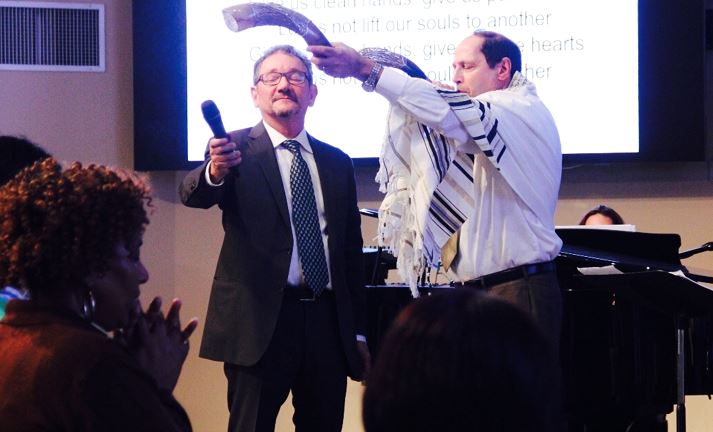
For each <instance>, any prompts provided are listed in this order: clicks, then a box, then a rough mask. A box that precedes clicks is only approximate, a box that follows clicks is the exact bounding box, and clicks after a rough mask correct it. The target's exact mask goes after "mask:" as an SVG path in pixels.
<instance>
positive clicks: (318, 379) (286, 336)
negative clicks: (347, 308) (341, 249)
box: [224, 292, 347, 432]
mask: <svg viewBox="0 0 713 432" xmlns="http://www.w3.org/2000/svg"><path fill="white" fill-rule="evenodd" d="M338 328H339V327H338V322H337V314H336V306H335V302H334V295H333V293H331V292H325V293H324V294H323V295H322V296H321V297H320V298H319V299H317V300H316V301H300V300H298V299H296V298H293V297H292V296H286V297H285V299H284V300H283V304H282V309H281V310H280V315H279V318H278V321H277V327H276V329H275V333H274V335H273V337H272V340H271V341H270V345H269V346H268V348H267V351H266V352H265V354H264V355H263V357H262V358H261V359H260V361H259V362H258V363H257V364H255V365H254V366H238V365H234V364H229V363H225V364H224V370H225V376H226V378H227V379H228V408H229V409H230V419H229V424H228V432H273V431H274V430H275V420H276V418H277V414H278V413H279V411H280V407H281V406H282V404H283V403H284V402H285V400H287V396H288V394H289V392H290V391H292V404H293V406H294V409H295V414H294V417H293V419H292V420H293V422H294V424H295V431H296V432H339V431H341V429H342V421H343V418H344V397H345V395H346V385H347V364H346V358H345V356H344V350H343V348H342V344H341V341H340V338H339V330H338Z"/></svg>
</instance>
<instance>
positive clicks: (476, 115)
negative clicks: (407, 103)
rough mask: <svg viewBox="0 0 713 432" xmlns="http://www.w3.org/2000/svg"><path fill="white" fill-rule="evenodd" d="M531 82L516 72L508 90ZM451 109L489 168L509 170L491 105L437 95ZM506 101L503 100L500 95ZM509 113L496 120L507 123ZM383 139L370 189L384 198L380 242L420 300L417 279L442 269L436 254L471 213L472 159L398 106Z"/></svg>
mask: <svg viewBox="0 0 713 432" xmlns="http://www.w3.org/2000/svg"><path fill="white" fill-rule="evenodd" d="M527 85H530V84H529V82H528V81H527V80H526V79H525V78H524V77H523V76H522V75H521V74H520V73H519V72H516V73H515V75H514V76H513V79H512V80H511V83H510V86H509V87H508V88H507V89H504V90H501V91H498V92H492V93H493V94H495V93H509V92H517V91H520V90H522V87H523V86H527ZM436 91H438V93H439V94H440V95H441V97H443V99H444V100H445V101H446V102H447V103H448V104H449V105H450V107H451V110H453V112H454V113H455V115H456V116H457V117H458V119H459V120H460V122H461V123H462V124H463V126H464V127H465V129H466V130H467V131H468V134H469V135H470V137H471V138H472V140H473V141H474V143H475V144H476V145H477V147H475V146H474V147H473V149H474V151H478V150H477V149H479V150H480V151H482V152H483V154H484V155H485V156H486V157H487V158H488V159H489V161H490V162H491V163H492V164H493V166H494V167H495V168H496V169H497V170H500V165H501V164H503V163H505V164H507V160H508V158H507V157H506V154H507V144H508V143H506V142H504V141H503V139H502V138H501V136H500V135H499V134H498V124H499V119H498V118H495V117H494V116H492V115H491V113H490V108H491V107H490V103H489V102H482V101H480V100H478V99H473V98H471V97H470V96H468V95H467V94H464V93H460V92H456V91H450V90H442V89H436ZM504 96H505V99H507V96H508V95H504ZM508 114H509V113H508V112H507V111H505V112H502V113H499V116H500V117H501V120H504V121H505V122H506V123H507V118H502V116H507V115H508ZM387 128H388V130H387V137H386V140H385V142H384V145H383V146H382V151H381V155H380V158H379V161H380V169H379V172H378V173H377V176H376V181H377V182H378V183H379V184H380V188H379V190H380V191H381V192H383V193H385V194H386V196H385V197H384V200H383V201H382V204H381V206H380V208H379V227H378V241H379V244H380V245H381V246H386V247H389V248H390V249H391V250H392V251H393V252H394V255H395V256H396V257H397V268H398V271H399V275H400V276H401V277H402V278H403V279H404V280H405V281H406V282H407V283H408V284H409V286H410V288H411V292H412V294H413V296H414V297H418V289H417V285H418V279H419V277H420V275H422V274H423V273H424V272H425V271H426V269H427V268H428V267H435V266H437V265H438V263H439V261H440V254H441V248H442V247H443V245H444V244H445V243H446V242H447V241H448V239H449V238H450V237H451V236H452V235H453V234H454V233H455V232H456V231H457V230H458V229H459V228H460V226H461V225H462V224H463V222H465V220H466V218H467V217H468V216H469V215H470V214H472V213H473V206H474V202H473V194H472V188H473V160H474V154H469V153H463V152H461V151H457V150H456V148H458V144H457V143H455V142H454V140H452V139H450V138H447V137H446V136H444V135H442V134H441V133H439V132H438V131H434V130H433V129H431V128H429V127H428V126H426V125H424V124H422V123H419V122H418V121H417V119H415V118H414V117H413V116H412V115H410V114H409V113H407V112H406V111H405V110H404V109H403V108H402V107H401V106H399V105H397V104H394V105H392V106H391V107H390V112H389V121H388V126H387Z"/></svg>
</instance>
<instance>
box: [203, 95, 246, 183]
mask: <svg viewBox="0 0 713 432" xmlns="http://www.w3.org/2000/svg"><path fill="white" fill-rule="evenodd" d="M201 111H202V112H203V118H204V119H205V121H206V122H207V123H208V126H210V130H211V131H212V132H213V136H214V137H215V138H228V140H230V136H229V135H228V133H227V132H225V126H223V119H222V118H220V110H218V106H217V105H216V104H215V102H213V101H212V100H210V99H208V100H207V101H204V102H203V103H202V104H201ZM237 168H238V167H237V166H234V167H231V168H230V172H232V173H233V174H235V175H236V176H237V175H239V174H238V169H237Z"/></svg>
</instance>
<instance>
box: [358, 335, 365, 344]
mask: <svg viewBox="0 0 713 432" xmlns="http://www.w3.org/2000/svg"><path fill="white" fill-rule="evenodd" d="M356 338H357V342H364V343H366V336H364V335H360V334H358V335H356Z"/></svg>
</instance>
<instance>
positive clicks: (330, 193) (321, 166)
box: [308, 135, 337, 238]
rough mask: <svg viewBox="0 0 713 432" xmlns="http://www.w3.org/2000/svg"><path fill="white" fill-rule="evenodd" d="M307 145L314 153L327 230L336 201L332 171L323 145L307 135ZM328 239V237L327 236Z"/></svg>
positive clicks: (333, 213)
mask: <svg viewBox="0 0 713 432" xmlns="http://www.w3.org/2000/svg"><path fill="white" fill-rule="evenodd" d="M308 138H309V144H310V146H311V147H312V152H313V153H314V161H315V162H316V164H317V172H318V173H319V184H320V185H321V186H322V200H323V202H324V217H325V219H326V220H327V228H329V225H330V222H331V221H332V220H333V219H332V218H333V216H334V215H335V214H336V213H335V209H334V206H335V205H336V202H337V200H336V199H335V197H334V193H335V192H334V191H335V187H334V180H333V179H332V170H331V169H330V162H329V154H328V152H327V149H326V148H325V146H324V144H322V143H321V142H319V141H317V140H315V139H314V138H312V137H311V136H309V135H308ZM327 237H328V238H329V236H327Z"/></svg>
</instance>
